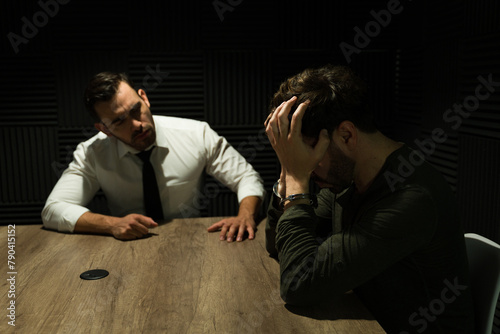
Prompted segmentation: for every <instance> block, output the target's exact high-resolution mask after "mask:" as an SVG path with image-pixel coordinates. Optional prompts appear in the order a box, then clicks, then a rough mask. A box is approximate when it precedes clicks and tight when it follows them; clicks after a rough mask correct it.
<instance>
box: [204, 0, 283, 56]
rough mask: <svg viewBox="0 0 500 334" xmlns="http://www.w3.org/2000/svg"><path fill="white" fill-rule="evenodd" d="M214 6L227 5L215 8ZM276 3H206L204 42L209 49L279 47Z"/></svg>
mask: <svg viewBox="0 0 500 334" xmlns="http://www.w3.org/2000/svg"><path fill="white" fill-rule="evenodd" d="M214 3H215V4H217V3H222V4H225V5H222V6H216V7H217V8H218V9H216V8H215V7H214ZM230 3H233V4H232V5H231V4H230ZM274 8H275V4H274V3H273V2H271V1H265V0H256V1H225V0H219V1H206V2H204V3H203V4H202V5H201V20H202V22H201V41H202V48H203V49H206V50H222V49H223V50H228V49H229V50H231V49H246V50H248V49H263V48H273V47H275V46H276V45H275V40H276V39H275V37H274V35H273V32H275V31H276V30H275V29H276V28H277V21H276V20H277V18H276V16H274V15H273V14H274V13H275V10H274Z"/></svg>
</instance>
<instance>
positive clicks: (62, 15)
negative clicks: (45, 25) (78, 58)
mask: <svg viewBox="0 0 500 334" xmlns="http://www.w3.org/2000/svg"><path fill="white" fill-rule="evenodd" d="M132 13H133V11H131V10H129V3H128V2H121V3H117V2H114V1H111V2H109V1H97V0H90V1H71V2H69V3H68V4H66V5H64V6H61V8H60V11H59V13H58V14H57V15H56V16H55V17H54V18H53V19H52V21H51V22H50V26H49V28H50V34H51V44H52V49H53V50H58V51H61V50H71V51H75V50H80V51H87V50H101V51H102V50H113V51H117V50H123V51H125V50H127V49H128V46H129V27H130V26H129V21H128V20H131V19H132V17H133V15H132Z"/></svg>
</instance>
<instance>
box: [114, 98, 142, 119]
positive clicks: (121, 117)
mask: <svg viewBox="0 0 500 334" xmlns="http://www.w3.org/2000/svg"><path fill="white" fill-rule="evenodd" d="M137 109H141V102H140V101H138V102H136V103H135V104H134V105H133V106H132V107H131V108H130V109H129V111H128V112H124V113H123V114H121V115H120V116H118V117H117V118H115V119H114V120H113V121H111V124H114V123H116V122H119V121H121V120H122V119H123V118H124V117H123V116H125V115H128V114H130V113H131V112H134V111H137Z"/></svg>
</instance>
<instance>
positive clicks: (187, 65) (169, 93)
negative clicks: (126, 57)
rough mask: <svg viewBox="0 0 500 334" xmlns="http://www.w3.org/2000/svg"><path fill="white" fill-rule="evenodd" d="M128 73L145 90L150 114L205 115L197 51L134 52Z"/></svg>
mask: <svg viewBox="0 0 500 334" xmlns="http://www.w3.org/2000/svg"><path fill="white" fill-rule="evenodd" d="M129 74H130V76H131V78H132V80H133V81H134V85H135V86H137V87H138V88H143V89H144V90H145V91H146V94H147V95H148V98H149V101H150V103H151V112H152V113H153V114H158V115H160V114H161V115H169V116H177V117H185V118H192V119H200V120H202V119H205V118H206V116H205V110H204V100H205V95H204V72H203V57H202V56H201V55H200V54H197V53H193V54H191V53H187V54H183V53H168V54H133V55H131V56H130V63H129Z"/></svg>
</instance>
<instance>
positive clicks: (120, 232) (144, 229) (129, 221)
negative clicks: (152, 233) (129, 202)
mask: <svg viewBox="0 0 500 334" xmlns="http://www.w3.org/2000/svg"><path fill="white" fill-rule="evenodd" d="M156 226H158V224H157V223H156V222H155V221H154V220H153V219H151V218H149V217H146V216H143V215H140V214H135V213H133V214H130V215H127V216H125V217H122V218H117V219H116V220H115V221H114V224H113V226H112V227H111V233H112V234H113V236H114V237H115V238H116V239H120V240H132V239H138V238H142V237H144V236H146V235H147V234H148V233H149V228H152V227H156Z"/></svg>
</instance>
